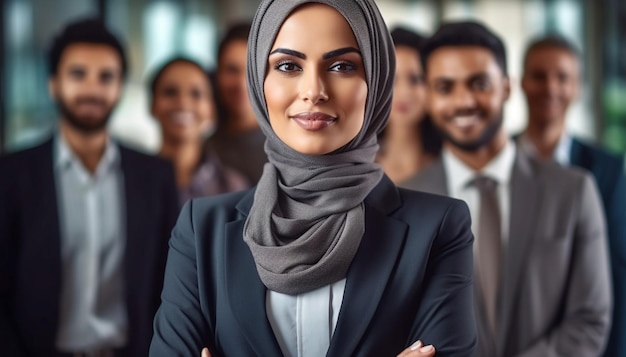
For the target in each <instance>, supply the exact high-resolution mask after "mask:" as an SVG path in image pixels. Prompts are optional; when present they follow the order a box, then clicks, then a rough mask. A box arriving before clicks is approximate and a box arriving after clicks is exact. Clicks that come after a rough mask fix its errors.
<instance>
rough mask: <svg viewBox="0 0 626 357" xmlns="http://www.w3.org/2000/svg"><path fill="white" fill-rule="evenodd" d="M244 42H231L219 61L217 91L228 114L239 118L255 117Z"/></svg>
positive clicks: (245, 43) (246, 46) (246, 47)
mask: <svg viewBox="0 0 626 357" xmlns="http://www.w3.org/2000/svg"><path fill="white" fill-rule="evenodd" d="M247 49H248V44H247V42H246V41H244V40H235V41H232V42H230V43H229V44H228V45H226V47H225V48H224V50H223V52H222V54H221V56H220V58H219V59H218V66H217V67H218V68H217V91H218V95H219V99H220V101H221V102H222V104H223V105H224V106H225V107H226V110H227V111H228V114H229V115H231V116H236V117H239V118H247V117H254V115H253V114H252V106H251V105H250V100H249V99H248V89H247V83H246V53H247V52H246V51H247Z"/></svg>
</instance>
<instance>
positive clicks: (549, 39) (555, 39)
mask: <svg viewBox="0 0 626 357" xmlns="http://www.w3.org/2000/svg"><path fill="white" fill-rule="evenodd" d="M542 48H555V49H559V50H563V51H565V52H567V53H569V54H571V55H572V56H574V58H576V60H578V61H579V62H580V61H581V59H582V56H581V52H580V50H579V49H578V47H576V45H574V44H573V43H572V42H571V41H570V40H568V39H567V38H565V37H563V36H561V35H558V34H550V35H547V36H542V37H539V38H535V39H534V40H532V41H531V42H530V44H529V45H528V47H526V52H525V53H524V62H523V64H524V68H526V61H528V56H529V55H530V53H531V52H532V51H535V50H538V49H542Z"/></svg>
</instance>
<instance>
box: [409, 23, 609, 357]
mask: <svg viewBox="0 0 626 357" xmlns="http://www.w3.org/2000/svg"><path fill="white" fill-rule="evenodd" d="M422 56H423V61H424V63H425V66H424V68H425V72H426V78H427V83H428V89H429V105H430V114H431V116H432V118H433V121H434V123H435V125H436V126H437V127H438V129H439V130H440V132H441V133H442V135H443V136H444V150H443V153H442V158H441V160H440V161H438V162H435V163H434V164H433V165H431V166H430V167H429V168H427V169H425V170H424V171H422V172H421V173H420V174H419V175H417V176H416V177H414V178H412V179H411V180H409V181H408V182H406V183H405V184H404V186H406V187H409V188H413V189H417V190H424V191H430V192H434V193H439V194H444V195H449V196H453V197H455V198H461V199H463V200H465V201H466V203H467V204H468V206H469V208H470V214H471V216H472V221H473V223H472V229H473V231H474V233H475V236H476V240H475V246H474V258H475V259H474V262H475V264H474V277H475V285H474V286H475V299H474V301H475V311H476V318H477V329H478V336H479V337H478V348H477V353H476V355H477V356H484V357H491V356H498V357H500V356H502V357H504V356H537V357H539V356H597V355H599V354H600V353H601V352H602V351H603V349H604V346H605V343H606V339H607V337H608V332H609V326H610V314H611V282H610V273H609V264H608V252H607V246H606V232H605V224H604V219H603V216H602V207H601V204H600V198H599V196H598V193H597V189H596V186H595V184H594V182H593V179H592V178H591V177H590V176H589V175H587V174H586V173H585V172H582V171H579V170H574V169H568V168H563V167H560V166H558V165H554V164H549V163H541V162H539V161H536V160H534V159H532V158H531V157H529V156H528V155H527V154H526V153H525V152H524V151H523V150H519V148H517V147H516V145H515V143H514V142H512V141H511V140H510V139H509V138H508V136H507V135H506V133H505V132H504V129H503V127H502V122H503V106H504V103H505V102H506V100H507V99H508V96H509V92H510V82H509V78H508V75H507V70H506V54H505V49H504V45H503V43H502V41H501V40H500V38H498V37H497V36H496V35H495V34H493V33H492V32H491V31H489V30H488V29H487V28H485V27H484V26H482V25H480V24H477V23H474V22H463V23H450V24H447V25H444V26H442V27H441V28H440V29H439V30H438V31H437V32H436V33H435V35H433V37H432V38H431V39H430V40H429V41H428V42H427V44H426V46H425V49H424V50H423V53H422Z"/></svg>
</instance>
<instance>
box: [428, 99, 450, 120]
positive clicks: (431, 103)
mask: <svg viewBox="0 0 626 357" xmlns="http://www.w3.org/2000/svg"><path fill="white" fill-rule="evenodd" d="M426 104H427V107H428V111H429V112H430V113H431V115H432V116H434V117H439V116H442V115H443V114H444V113H445V111H446V108H448V107H450V106H449V105H448V101H447V100H446V99H445V98H444V97H442V96H440V95H438V94H430V95H429V96H428V102H427V103H426Z"/></svg>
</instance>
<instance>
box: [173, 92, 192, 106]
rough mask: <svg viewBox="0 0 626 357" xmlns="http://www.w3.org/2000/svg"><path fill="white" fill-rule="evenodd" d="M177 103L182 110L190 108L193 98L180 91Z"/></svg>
mask: <svg viewBox="0 0 626 357" xmlns="http://www.w3.org/2000/svg"><path fill="white" fill-rule="evenodd" d="M176 104H177V106H178V108H179V109H180V110H188V109H190V107H191V98H190V96H189V95H185V93H180V92H179V93H178V95H177V96H176Z"/></svg>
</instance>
